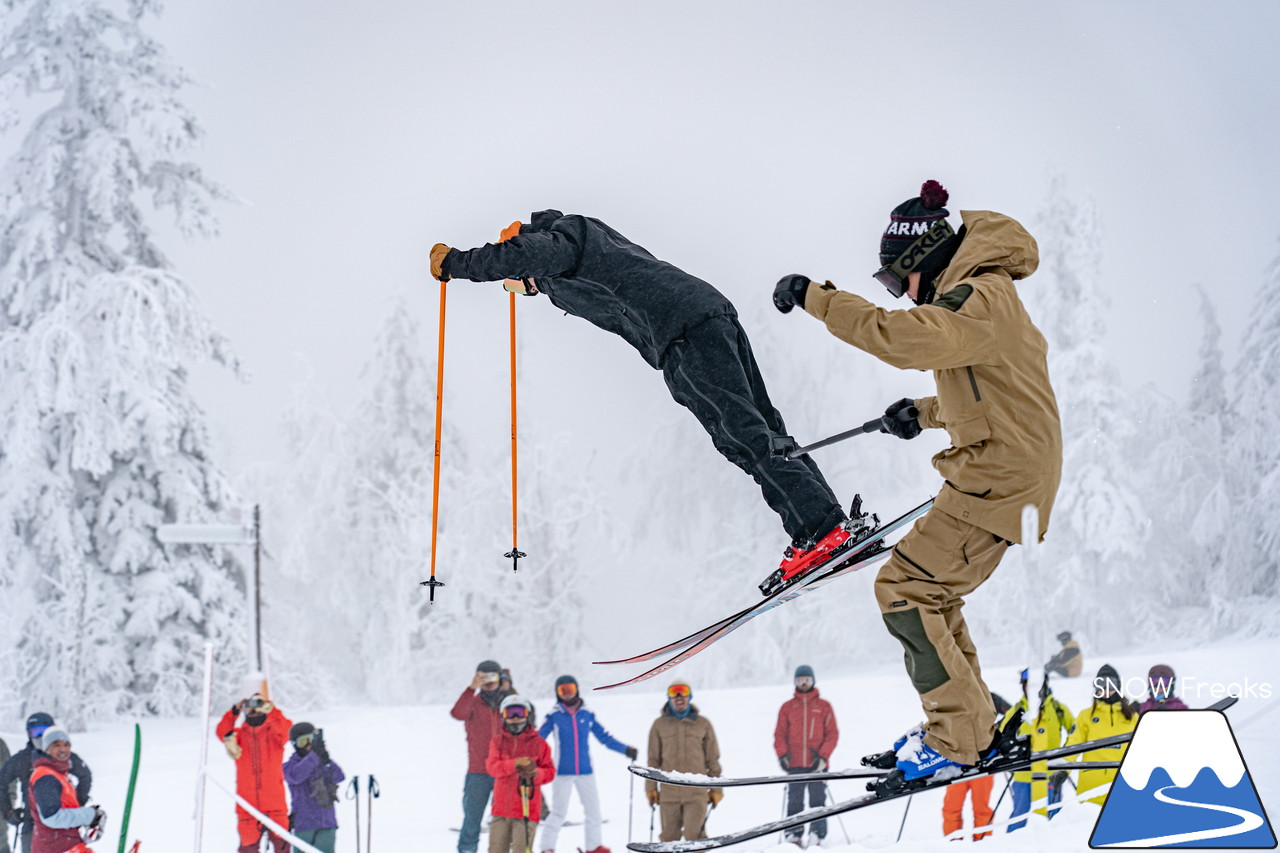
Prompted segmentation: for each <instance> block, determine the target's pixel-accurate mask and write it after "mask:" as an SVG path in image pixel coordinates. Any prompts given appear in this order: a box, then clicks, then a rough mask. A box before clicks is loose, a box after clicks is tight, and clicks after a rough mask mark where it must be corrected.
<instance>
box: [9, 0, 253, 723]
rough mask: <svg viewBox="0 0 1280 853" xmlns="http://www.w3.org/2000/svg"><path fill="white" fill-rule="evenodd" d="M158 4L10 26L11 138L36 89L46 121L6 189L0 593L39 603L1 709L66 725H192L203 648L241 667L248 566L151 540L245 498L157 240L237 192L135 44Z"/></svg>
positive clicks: (189, 304)
mask: <svg viewBox="0 0 1280 853" xmlns="http://www.w3.org/2000/svg"><path fill="white" fill-rule="evenodd" d="M157 5H158V4H156V3H154V2H150V0H131V2H129V3H127V4H123V6H122V8H119V7H117V6H112V5H108V4H104V3H96V2H87V1H84V0H30V2H20V0H12V2H7V3H5V5H4V7H3V10H2V11H3V15H2V17H0V105H3V113H2V114H0V115H2V117H0V130H5V131H8V130H12V129H13V128H14V127H15V126H17V125H18V124H20V121H19V116H18V113H17V111H16V106H17V105H18V104H19V103H20V96H21V95H24V94H25V95H28V96H30V103H31V105H32V107H33V109H36V110H43V111H42V112H39V114H38V115H37V116H36V117H35V118H34V120H33V121H31V122H30V124H29V126H28V127H27V128H26V132H25V136H24V138H23V139H22V141H21V143H20V145H19V147H18V150H17V153H16V154H15V155H14V156H13V157H12V158H11V159H10V160H9V162H8V163H7V164H6V165H5V167H4V170H3V173H2V174H0V371H3V374H4V376H5V381H4V383H2V384H0V430H2V431H0V435H2V436H3V439H2V440H0V482H3V483H4V484H5V487H4V489H3V490H2V491H0V526H2V527H3V529H4V531H5V535H4V536H3V537H0V577H2V578H3V581H2V583H3V585H4V586H5V587H6V588H9V589H15V588H16V589H22V590H26V591H27V592H28V593H29V595H30V600H29V602H28V603H29V607H27V608H25V609H23V610H17V611H15V610H8V609H7V611H6V612H7V614H8V615H7V618H6V619H5V620H4V622H3V628H0V633H2V634H3V637H0V642H2V643H3V644H4V646H5V648H8V649H16V650H17V651H16V654H17V656H18V657H20V658H21V659H22V660H24V661H27V662H28V664H27V665H26V666H27V668H26V670H25V671H22V672H18V671H14V672H13V673H12V674H15V675H20V676H21V680H20V681H18V682H17V683H16V684H14V685H12V687H11V689H10V690H8V691H6V693H7V695H10V696H12V695H15V694H17V695H20V696H21V697H22V700H21V701H22V703H24V704H25V705H26V706H27V707H34V706H37V705H38V706H41V707H44V708H47V709H49V710H51V711H54V712H55V713H57V714H58V715H59V717H60V718H61V719H63V720H64V721H65V722H67V723H68V724H70V725H73V726H74V725H80V724H83V722H84V721H85V720H86V718H88V717H90V716H96V715H100V714H110V713H114V712H123V711H129V712H133V713H136V712H146V711H151V712H160V713H170V712H179V711H189V710H191V709H192V707H193V705H194V703H195V702H196V701H198V696H199V694H200V690H199V686H198V685H199V679H200V669H201V653H200V646H201V644H202V642H203V641H204V640H205V639H212V640H215V641H216V642H217V645H218V648H219V654H220V655H221V656H222V658H223V662H224V663H230V662H234V661H238V660H243V657H242V654H243V636H242V635H241V632H240V631H239V614H240V608H241V602H242V596H243V593H242V591H241V590H240V589H238V587H239V586H240V585H241V584H242V572H241V569H240V567H239V564H238V563H237V562H236V561H235V558H234V557H233V556H232V555H229V554H226V553H223V552H221V551H220V550H215V549H209V548H203V547H200V548H193V547H183V548H173V549H166V548H164V547H162V546H161V545H160V543H159V542H158V541H157V539H156V535H155V531H156V527H157V526H158V525H160V524H162V523H165V522H170V521H178V520H181V521H201V520H206V519H214V518H216V517H218V516H219V515H220V514H221V513H222V511H223V510H224V508H225V507H226V506H227V504H228V502H229V501H230V500H231V495H230V494H229V491H228V488H227V485H226V483H225V482H224V481H223V479H222V477H221V475H220V474H219V472H218V470H217V468H216V467H215V466H214V464H213V463H212V461H211V460H210V458H209V455H208V449H207V448H208V444H209V439H208V435H207V432H206V429H205V426H204V415H203V413H202V412H201V411H200V409H199V408H198V407H197V406H196V404H195V402H194V401H193V400H192V398H191V395H190V393H189V391H188V388H187V370H188V368H189V366H190V365H192V364H194V363H196V362H199V361H210V360H211V361H214V362H219V363H222V364H224V365H233V364H234V362H233V359H232V357H231V355H230V353H229V352H228V349H227V346H226V343H225V341H224V340H223V338H222V337H221V336H219V335H218V334H217V333H216V332H215V331H214V330H213V329H212V328H210V326H209V324H208V323H207V321H206V319H205V318H204V316H203V313H202V311H201V309H200V307H199V305H198V304H197V302H196V300H195V298H194V296H193V294H192V292H191V289H190V288H189V287H188V285H187V284H186V282H184V280H183V279H182V278H181V277H179V275H178V274H177V273H176V272H175V271H174V270H173V269H172V267H171V266H170V264H169V263H168V261H167V260H166V259H165V257H164V255H163V254H162V253H161V251H160V248H159V247H158V246H157V245H156V243H155V240H154V238H153V234H152V231H151V229H150V228H149V226H148V217H149V216H151V215H153V214H152V211H161V212H164V211H168V212H169V213H171V214H172V215H173V217H174V219H175V220H176V222H177V225H178V226H179V228H180V229H181V231H182V232H183V233H184V234H187V235H211V234H213V233H214V232H215V222H214V219H213V215H212V212H211V205H212V203H213V202H214V201H215V200H217V199H219V198H221V197H223V196H225V193H224V191H223V190H221V189H220V188H218V187H217V186H216V185H215V184H213V183H212V182H211V181H209V180H208V179H206V178H205V177H204V176H203V175H202V173H201V171H200V169H199V168H198V167H197V166H195V165H194V164H193V163H191V162H190V161H188V160H187V159H186V158H187V156H188V155H189V153H190V151H191V149H192V147H193V146H194V145H195V143H196V142H197V141H198V140H199V138H200V136H201V129H200V126H199V125H198V123H197V122H196V120H195V118H194V116H193V115H192V114H191V113H190V112H189V111H188V110H187V109H186V108H185V107H184V106H183V105H182V103H181V102H180V101H179V100H178V93H179V91H180V90H181V89H182V87H183V86H184V85H185V84H186V83H187V76H186V75H185V74H184V73H183V72H182V71H181V70H180V69H179V68H178V67H176V66H175V65H174V64H173V63H172V62H171V61H170V59H169V58H168V57H167V56H166V54H165V51H164V49H163V48H162V46H161V45H160V44H158V43H157V42H156V41H155V40H154V39H152V38H150V37H149V36H147V35H146V34H145V33H144V31H143V30H142V26H141V22H142V19H143V18H144V17H145V16H146V15H147V14H149V13H154V12H155V11H156V8H157ZM19 614H20V615H19ZM34 661H39V662H40V665H39V666H38V667H35V668H33V665H31V664H30V662H34ZM237 668H238V667H237Z"/></svg>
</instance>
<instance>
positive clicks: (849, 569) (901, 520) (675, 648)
mask: <svg viewBox="0 0 1280 853" xmlns="http://www.w3.org/2000/svg"><path fill="white" fill-rule="evenodd" d="M860 506H861V500H860V499H858V498H855V499H854V505H853V511H852V512H851V513H850V516H851V517H852V519H853V520H854V522H855V523H856V522H862V523H863V528H862V529H861V530H859V531H858V532H857V533H855V534H854V535H853V536H852V537H850V538H849V539H848V540H847V541H846V542H844V543H843V544H841V545H840V546H839V547H838V548H836V549H835V550H834V551H832V553H831V556H830V557H829V558H827V560H826V561H824V562H822V563H820V564H819V565H817V566H816V567H814V568H813V569H811V570H810V571H809V572H808V573H806V574H804V575H801V576H800V577H799V578H797V579H796V580H794V581H791V582H790V583H787V584H783V585H780V586H775V587H774V588H772V589H771V590H770V592H769V594H768V595H766V596H765V598H764V599H762V600H761V601H758V602H756V603H755V604H751V605H749V606H747V607H745V608H743V609H742V610H739V611H738V612H737V613H734V614H732V615H730V616H726V617H725V618H723V619H721V620H719V621H718V622H714V623H712V624H710V625H708V626H707V627H705V628H703V629H702V630H701V631H695V632H694V633H692V634H690V635H689V636H687V637H683V638H681V639H679V640H676V641H675V642H672V643H667V644H666V645H665V646H659V647H658V648H656V649H653V650H651V651H648V652H645V653H643V654H639V655H634V656H632V657H629V658H619V659H618V660H604V661H596V663H597V664H619V663H642V662H645V661H651V660H653V659H654V658H658V657H661V656H662V655H665V654H671V657H669V658H667V659H666V660H664V661H663V662H662V663H660V664H658V665H657V666H655V667H653V668H652V669H649V670H646V671H645V672H642V673H640V674H639V675H637V676H635V677H634V678H628V679H625V680H623V681H618V682H615V683H613V684H605V685H602V686H600V687H597V688H595V689H596V690H609V689H611V688H614V687H622V686H624V685H627V684H636V683H638V682H641V681H646V680H648V679H650V678H653V677H654V676H656V675H661V674H662V673H664V672H666V671H667V670H669V669H671V668H672V667H674V666H677V665H679V664H681V663H684V662H685V661H687V660H688V659H689V658H691V657H693V656H694V655H696V654H698V653H699V652H701V651H703V650H705V649H707V648H708V647H709V646H711V645H712V644H713V643H715V642H716V641H717V640H720V639H722V638H724V637H726V636H728V635H729V634H731V633H733V632H734V631H736V630H738V629H739V628H741V627H742V626H743V625H745V624H747V623H748V622H750V621H751V620H752V619H754V618H756V617H757V616H759V615H760V614H762V613H767V612H768V611H770V610H772V609H773V608H775V607H779V606H781V605H783V604H786V603H787V602H788V601H793V600H794V599H796V598H799V597H800V596H802V595H804V594H806V593H809V592H812V591H813V590H815V589H817V588H819V587H821V586H826V585H827V584H828V583H830V582H831V581H833V580H835V579H836V578H839V577H844V576H845V575H847V574H851V573H853V572H856V571H857V570H858V569H861V568H862V567H864V566H868V565H871V564H872V563H875V562H878V561H880V560H883V559H884V558H886V557H888V556H889V553H890V551H891V550H892V549H891V547H890V546H888V545H886V544H885V537H886V536H888V535H890V534H892V533H894V532H896V531H898V530H900V529H902V528H903V527H905V526H906V525H908V524H910V523H912V522H913V521H915V520H916V519H917V518H919V517H920V516H922V515H924V514H925V513H926V512H928V511H929V508H930V507H932V506H933V498H930V499H929V500H927V501H925V502H924V503H922V504H920V505H919V506H917V507H916V508H915V509H912V510H910V511H909V512H906V513H903V514H902V515H900V516H898V517H897V518H895V519H893V520H892V521H889V522H887V523H885V524H879V523H878V522H879V519H878V518H876V516H874V515H872V516H869V517H868V516H867V515H866V514H864V513H861V512H860ZM868 518H869V521H868ZM771 580H772V578H771ZM768 583H769V581H766V584H768ZM672 653H674V654H672Z"/></svg>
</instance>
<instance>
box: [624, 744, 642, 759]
mask: <svg viewBox="0 0 1280 853" xmlns="http://www.w3.org/2000/svg"><path fill="white" fill-rule="evenodd" d="M622 754H623V755H625V756H626V757H627V758H628V759H630V760H631V761H635V760H636V758H638V757H639V756H640V750H638V749H636V748H635V747H634V746H629V747H627V748H626V749H625V750H623V751H622Z"/></svg>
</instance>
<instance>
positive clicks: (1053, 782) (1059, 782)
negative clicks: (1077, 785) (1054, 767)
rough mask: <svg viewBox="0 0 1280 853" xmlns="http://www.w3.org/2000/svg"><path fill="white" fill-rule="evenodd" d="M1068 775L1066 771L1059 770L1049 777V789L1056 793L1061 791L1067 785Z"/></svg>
mask: <svg viewBox="0 0 1280 853" xmlns="http://www.w3.org/2000/svg"><path fill="white" fill-rule="evenodd" d="M1067 777H1068V773H1067V771H1066V770H1059V771H1057V772H1056V773H1054V774H1053V775H1052V776H1050V777H1049V787H1050V789H1052V790H1054V791H1061V790H1062V789H1063V787H1064V786H1065V785H1066V784H1067Z"/></svg>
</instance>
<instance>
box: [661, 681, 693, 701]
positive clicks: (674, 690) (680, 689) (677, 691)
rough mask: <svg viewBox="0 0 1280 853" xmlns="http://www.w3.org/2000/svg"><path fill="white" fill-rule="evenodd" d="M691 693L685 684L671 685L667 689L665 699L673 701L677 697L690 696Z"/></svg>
mask: <svg viewBox="0 0 1280 853" xmlns="http://www.w3.org/2000/svg"><path fill="white" fill-rule="evenodd" d="M692 695H693V691H692V690H690V689H689V685H687V684H673V685H671V686H670V687H668V688H667V698H669V699H674V698H676V697H677V696H692Z"/></svg>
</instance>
